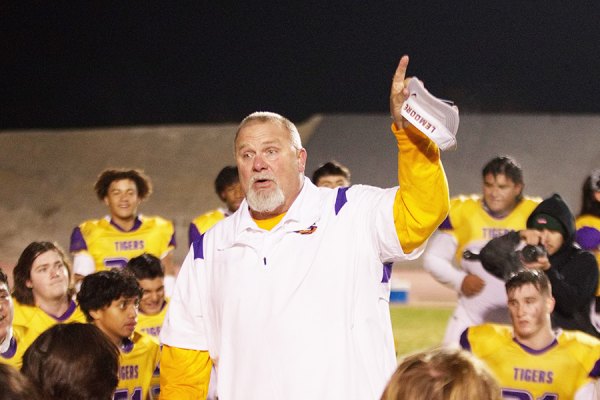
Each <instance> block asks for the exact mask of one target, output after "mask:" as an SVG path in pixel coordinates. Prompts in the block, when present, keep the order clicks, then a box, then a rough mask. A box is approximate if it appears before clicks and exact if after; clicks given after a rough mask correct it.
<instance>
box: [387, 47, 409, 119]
mask: <svg viewBox="0 0 600 400" xmlns="http://www.w3.org/2000/svg"><path fill="white" fill-rule="evenodd" d="M407 67H408V56H407V55H403V56H402V58H401V59H400V63H399V64H398V68H396V73H395V74H394V80H393V81H392V90H391V92H390V112H391V114H392V118H393V119H394V122H395V123H396V126H397V127H398V128H402V121H403V120H404V118H402V115H401V114H400V111H401V110H402V104H403V103H404V101H405V100H406V99H407V98H408V95H409V92H408V88H407V86H408V82H409V80H410V78H406V68H407Z"/></svg>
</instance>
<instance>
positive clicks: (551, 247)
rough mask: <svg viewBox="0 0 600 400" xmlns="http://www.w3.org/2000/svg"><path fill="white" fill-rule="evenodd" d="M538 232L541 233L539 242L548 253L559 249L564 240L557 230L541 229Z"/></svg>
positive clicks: (550, 253)
mask: <svg viewBox="0 0 600 400" xmlns="http://www.w3.org/2000/svg"><path fill="white" fill-rule="evenodd" d="M539 232H540V233H541V235H542V236H541V240H540V243H541V244H542V245H543V246H544V247H545V248H546V251H547V252H548V255H552V254H554V253H556V252H557V251H558V250H560V248H561V247H562V245H563V243H564V242H565V239H564V238H563V235H562V234H561V233H560V232H558V231H551V230H548V229H543V230H541V231H539Z"/></svg>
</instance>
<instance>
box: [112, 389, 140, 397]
mask: <svg viewBox="0 0 600 400" xmlns="http://www.w3.org/2000/svg"><path fill="white" fill-rule="evenodd" d="M113 400H142V388H141V387H136V388H135V389H133V393H131V396H129V391H128V390H127V389H120V390H117V391H115V394H114V396H113Z"/></svg>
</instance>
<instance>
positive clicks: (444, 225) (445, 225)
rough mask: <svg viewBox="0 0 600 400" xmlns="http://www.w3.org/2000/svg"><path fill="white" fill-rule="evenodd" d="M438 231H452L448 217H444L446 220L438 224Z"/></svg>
mask: <svg viewBox="0 0 600 400" xmlns="http://www.w3.org/2000/svg"><path fill="white" fill-rule="evenodd" d="M439 229H441V230H450V229H453V227H452V222H450V217H446V219H445V220H444V221H443V222H442V223H441V224H440V226H439Z"/></svg>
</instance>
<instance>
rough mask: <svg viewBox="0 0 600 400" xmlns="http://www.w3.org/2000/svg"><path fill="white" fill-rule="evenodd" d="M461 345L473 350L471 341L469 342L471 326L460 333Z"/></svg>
mask: <svg viewBox="0 0 600 400" xmlns="http://www.w3.org/2000/svg"><path fill="white" fill-rule="evenodd" d="M459 343H460V347H462V348H463V349H465V350H467V351H471V343H469V328H467V329H465V330H464V332H463V333H461V335H460V341H459Z"/></svg>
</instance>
